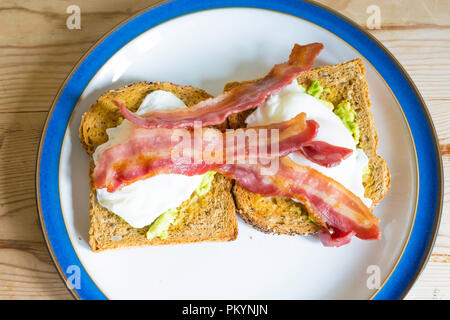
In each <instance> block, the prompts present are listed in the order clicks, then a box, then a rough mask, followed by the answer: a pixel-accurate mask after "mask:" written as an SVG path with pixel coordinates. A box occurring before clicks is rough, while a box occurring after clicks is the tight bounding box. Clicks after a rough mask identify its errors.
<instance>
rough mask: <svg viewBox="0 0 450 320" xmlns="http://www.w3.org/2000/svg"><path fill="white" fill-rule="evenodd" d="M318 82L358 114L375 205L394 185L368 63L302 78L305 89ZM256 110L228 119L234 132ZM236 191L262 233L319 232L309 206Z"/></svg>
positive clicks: (241, 210)
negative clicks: (368, 79) (381, 147)
mask: <svg viewBox="0 0 450 320" xmlns="http://www.w3.org/2000/svg"><path fill="white" fill-rule="evenodd" d="M314 80H318V81H319V82H320V84H321V85H322V86H323V87H324V88H329V89H330V91H331V92H330V93H329V94H328V95H327V96H326V99H327V100H328V101H330V102H332V103H333V104H334V105H337V104H338V103H339V102H341V101H343V100H345V101H347V102H349V103H350V106H351V107H352V108H353V110H355V112H356V122H357V123H358V125H359V128H360V134H361V137H360V141H359V145H358V147H359V148H361V149H363V151H364V152H365V153H366V155H367V157H368V158H369V169H370V173H369V174H367V175H365V176H364V181H363V183H364V187H365V196H366V197H367V198H370V199H372V201H373V205H374V204H376V203H378V202H379V201H381V199H383V197H384V196H385V194H386V192H387V190H388V188H389V186H390V175H389V170H388V167H387V165H386V162H385V161H384V160H383V158H381V157H380V156H379V155H378V154H377V148H378V136H377V132H376V129H375V123H374V119H373V115H372V113H371V111H370V109H371V103H370V100H369V88H368V85H367V82H366V79H365V68H364V64H363V62H362V61H361V60H360V59H355V60H352V61H348V62H344V63H340V64H337V65H332V66H323V67H319V68H316V69H312V70H310V71H309V72H306V73H304V74H302V75H301V76H299V77H298V82H299V83H300V84H302V85H303V87H305V88H308V87H309V85H310V84H311V82H312V81H314ZM251 81H255V80H251ZM246 82H250V81H246ZM241 83H242V82H241ZM241 83H239V82H231V83H228V84H226V85H225V89H224V91H228V90H231V89H232V88H234V87H236V86H238V85H240V84H241ZM253 110H254V109H253ZM253 110H247V111H245V112H242V113H239V114H233V115H231V116H230V117H228V125H229V127H230V128H233V129H236V128H242V127H245V126H246V124H245V122H244V121H245V119H246V118H247V116H248V115H249V114H250V113H252V112H253ZM232 192H233V194H234V197H235V201H236V206H237V212H238V214H239V215H240V216H241V217H242V218H243V219H244V220H245V221H246V222H247V223H249V224H250V225H252V226H254V227H255V228H256V229H259V230H260V231H264V232H267V233H278V234H290V235H294V234H303V235H306V234H311V233H314V232H315V231H317V230H318V229H319V226H318V225H316V224H315V223H314V222H312V221H311V220H310V219H308V212H307V210H306V208H305V206H303V205H302V204H300V203H297V202H294V201H293V200H291V199H286V198H279V197H263V196H261V195H258V194H255V193H252V192H249V191H247V190H246V189H244V188H243V187H241V186H240V185H239V184H237V183H236V184H235V186H234V187H233V189H232ZM373 205H372V208H373ZM372 208H371V209H372Z"/></svg>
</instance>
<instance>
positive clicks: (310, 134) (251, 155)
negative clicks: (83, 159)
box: [93, 113, 319, 192]
mask: <svg viewBox="0 0 450 320" xmlns="http://www.w3.org/2000/svg"><path fill="white" fill-rule="evenodd" d="M305 119H306V115H305V114H304V113H301V114H299V115H297V116H296V117H295V118H293V119H291V120H288V121H285V122H282V123H278V124H273V125H269V126H261V127H253V128H246V129H238V130H231V131H227V132H226V133H222V132H220V131H219V130H217V129H213V128H196V129H195V130H187V129H167V128H157V129H143V128H136V129H135V130H134V131H133V132H132V133H131V135H130V136H129V138H128V139H127V140H126V141H124V142H123V143H121V144H118V145H116V146H114V147H111V148H109V149H107V150H105V151H104V152H103V154H102V155H101V157H100V159H99V162H98V163H97V165H96V167H95V169H94V174H93V178H94V187H95V188H96V189H98V188H105V187H106V188H107V189H108V191H109V192H113V191H115V190H117V189H119V188H122V187H123V186H126V185H128V184H130V183H133V182H134V181H136V180H141V179H145V178H148V177H151V176H153V175H156V174H159V173H175V174H184V175H188V176H190V175H197V174H203V173H205V172H207V171H210V170H217V169H218V168H219V167H220V166H222V165H223V164H225V163H229V164H230V163H233V164H234V163H241V164H242V163H249V164H256V163H262V164H264V163H268V162H270V160H271V159H273V158H275V159H277V158H278V157H280V156H285V155H288V154H289V153H291V152H295V151H297V150H299V149H300V148H301V146H302V145H303V144H305V143H310V142H311V141H312V140H313V139H314V137H315V136H316V134H317V130H318V128H319V125H318V124H317V122H315V121H313V120H305ZM239 139H241V141H239ZM246 139H247V140H246Z"/></svg>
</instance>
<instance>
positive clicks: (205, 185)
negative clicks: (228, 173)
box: [195, 171, 216, 197]
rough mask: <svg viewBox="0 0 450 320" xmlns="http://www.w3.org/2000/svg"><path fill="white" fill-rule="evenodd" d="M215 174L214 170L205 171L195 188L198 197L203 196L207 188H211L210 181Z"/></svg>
mask: <svg viewBox="0 0 450 320" xmlns="http://www.w3.org/2000/svg"><path fill="white" fill-rule="evenodd" d="M215 174H216V172H215V171H209V172H207V173H205V175H204V177H203V179H202V182H200V184H199V186H198V187H197V189H195V192H196V193H197V195H198V196H199V197H201V196H203V195H204V194H206V193H207V192H208V191H209V189H210V188H211V183H212V181H213V180H214V175H215Z"/></svg>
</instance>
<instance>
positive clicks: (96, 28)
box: [0, 0, 450, 299]
mask: <svg viewBox="0 0 450 320" xmlns="http://www.w3.org/2000/svg"><path fill="white" fill-rule="evenodd" d="M154 2H155V1H145V0H132V1H128V0H116V1H109V0H97V1H89V0H79V1H77V3H76V4H77V5H79V6H80V8H81V14H82V15H81V30H69V29H67V28H66V18H67V16H68V14H66V8H67V7H68V6H69V5H71V4H74V3H73V2H72V1H71V0H70V1H66V0H64V1H52V0H44V1H25V0H21V1H14V0H6V1H5V0H4V1H2V2H1V4H0V30H1V31H0V101H1V102H0V299H71V298H72V297H71V295H70V294H69V292H68V291H67V290H66V288H65V285H64V283H63V281H62V280H61V279H60V278H59V276H58V274H57V272H56V270H55V267H54V266H53V264H52V262H51V259H50V257H49V254H48V252H47V249H46V247H45V244H44V241H43V237H42V234H41V231H40V227H39V222H38V217H37V212H36V204H35V193H34V183H35V181H34V174H35V160H36V152H37V147H38V143H39V138H40V133H41V130H42V125H43V123H44V121H45V117H46V113H47V111H48V109H49V106H50V105H51V102H52V100H53V98H54V96H55V94H56V93H57V91H58V88H59V86H60V85H61V84H62V82H63V80H64V78H65V77H66V75H67V74H68V72H70V70H71V69H72V67H73V66H74V65H75V63H76V62H77V61H78V60H79V59H80V57H81V56H82V55H83V54H84V53H85V52H86V51H87V50H88V48H89V47H90V46H91V45H93V44H94V43H95V41H96V40H98V39H99V38H100V37H101V36H102V35H103V34H104V33H105V32H107V31H108V30H110V29H111V28H112V27H113V26H114V25H116V24H117V23H119V22H121V21H122V20H124V19H125V18H127V17H129V16H130V15H132V14H133V13H134V12H136V11H138V10H140V9H142V8H144V7H146V6H148V5H151V4H152V3H154ZM320 2H321V3H322V4H325V5H328V6H330V7H332V8H334V9H335V10H338V11H339V12H341V13H342V14H344V15H346V16H348V17H349V18H351V19H353V20H354V21H356V22H357V23H358V24H360V25H362V26H363V27H364V28H366V29H367V27H366V20H367V18H368V14H367V13H366V9H367V7H368V6H370V5H373V4H376V5H378V6H379V7H380V10H381V11H380V12H381V29H379V30H369V31H370V32H371V33H372V34H373V35H374V36H375V37H376V38H378V39H379V40H380V41H381V42H382V43H383V44H384V45H385V46H386V47H387V48H388V49H389V50H390V51H391V52H392V53H393V54H394V56H395V57H396V58H397V59H398V60H399V61H400V62H401V63H402V65H403V66H404V67H405V69H406V70H407V71H408V73H409V74H410V76H411V77H412V79H413V80H414V82H415V83H416V85H417V87H418V88H419V90H420V92H421V94H422V95H423V97H424V99H425V100H426V103H427V105H428V108H429V110H430V113H431V116H432V118H433V121H434V124H435V126H436V129H437V132H438V136H439V141H440V144H441V151H442V154H443V163H444V172H445V185H446V190H445V198H444V210H443V216H442V221H441V227H440V231H439V235H438V238H437V241H436V246H435V248H434V250H433V254H432V256H431V258H430V261H429V263H428V265H427V267H426V269H425V271H424V272H423V274H422V275H421V276H420V278H419V280H418V281H417V283H416V284H415V285H414V287H413V288H412V290H411V291H410V293H409V295H408V298H410V299H450V189H449V188H448V186H450V112H449V111H450V95H449V91H448V88H449V87H450V59H449V57H450V24H449V15H450V2H449V1H445V0H442V1H433V0H429V1H423V0H414V1H407V0H402V1H395V3H394V2H393V1H388V0H383V1H381V0H380V1H377V0H338V1H332V0H326V1H325V0H322V1H320Z"/></svg>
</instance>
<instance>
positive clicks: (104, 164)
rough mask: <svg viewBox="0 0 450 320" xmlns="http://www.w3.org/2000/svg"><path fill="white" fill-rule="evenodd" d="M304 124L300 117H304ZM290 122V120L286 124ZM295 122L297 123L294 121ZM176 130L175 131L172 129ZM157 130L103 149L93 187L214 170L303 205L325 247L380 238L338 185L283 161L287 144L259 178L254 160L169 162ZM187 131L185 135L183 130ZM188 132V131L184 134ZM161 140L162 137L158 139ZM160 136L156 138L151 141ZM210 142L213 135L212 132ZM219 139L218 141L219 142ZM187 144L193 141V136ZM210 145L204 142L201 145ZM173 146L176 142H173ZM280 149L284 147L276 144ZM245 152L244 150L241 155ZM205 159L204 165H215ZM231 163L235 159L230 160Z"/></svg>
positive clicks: (304, 136) (306, 133)
mask: <svg viewBox="0 0 450 320" xmlns="http://www.w3.org/2000/svg"><path fill="white" fill-rule="evenodd" d="M303 120H304V115H303ZM290 121H292V120H290ZM296 121H298V119H297V120H296ZM309 121H310V120H308V121H307V122H306V126H305V129H304V130H303V132H302V133H301V134H300V135H299V136H298V140H296V141H297V142H299V141H300V143H298V144H300V145H301V144H302V143H303V142H305V141H309V140H310V139H312V136H314V135H315V132H314V134H311V132H313V131H314V130H316V129H317V128H315V129H312V128H313V126H314V122H309ZM177 130H180V129H177ZM203 130H206V131H207V132H206V134H205V131H203V132H202V133H203V136H208V135H209V133H212V131H214V130H215V129H209V128H206V129H203ZM284 130H285V131H283V128H281V129H280V132H282V133H281V134H280V136H284V138H285V139H291V137H292V136H291V135H288V134H286V132H288V131H287V130H289V129H286V128H284ZM161 131H164V132H166V131H171V130H170V129H164V128H160V129H136V131H135V133H134V135H133V137H132V138H130V139H129V140H127V142H126V143H123V144H120V145H117V146H115V147H112V148H110V149H108V150H106V151H105V152H104V153H103V155H102V156H101V158H100V161H99V163H98V165H97V166H96V168H95V169H94V186H95V188H104V187H107V188H108V191H114V190H116V189H117V188H120V187H122V186H124V185H126V184H129V183H132V182H133V181H136V180H138V179H144V178H147V177H151V176H153V175H156V174H160V173H175V174H183V175H188V176H191V175H198V174H203V173H206V172H207V171H210V170H215V171H218V172H220V173H222V174H223V175H225V176H227V177H229V178H232V179H235V180H236V181H237V182H238V183H239V184H240V185H242V186H243V187H244V188H246V189H247V190H249V191H251V192H254V193H259V194H262V195H265V196H280V197H285V198H294V199H297V200H299V201H301V202H302V203H304V204H305V205H306V206H307V208H308V212H309V213H310V215H311V216H312V218H313V219H314V220H315V221H316V222H317V223H319V224H320V225H322V227H323V228H322V230H321V231H320V233H319V237H320V239H321V241H322V243H323V244H324V245H325V246H340V245H343V244H346V243H348V242H349V241H350V239H351V237H352V236H353V235H355V236H356V237H358V238H360V239H367V240H369V239H379V238H380V231H379V228H378V226H377V224H378V219H377V218H376V217H375V216H373V215H372V214H371V212H370V210H369V209H368V208H367V207H366V206H365V205H364V204H363V202H362V201H361V200H360V199H359V198H358V197H357V196H355V195H354V194H353V193H351V192H350V191H348V190H347V189H346V188H345V187H343V186H342V185H341V184H339V183H338V182H336V181H334V180H332V179H331V178H328V177H327V176H325V175H323V174H321V173H319V172H318V171H316V170H313V169H311V168H310V167H307V166H301V165H298V164H297V163H295V162H294V161H292V160H290V159H289V158H288V157H284V155H286V153H289V152H290V150H291V145H290V144H286V146H285V147H282V148H281V149H280V150H279V152H278V155H279V156H281V157H280V158H276V157H275V158H273V159H277V160H278V161H277V165H278V168H277V170H276V172H275V173H272V174H270V175H268V174H265V173H264V169H267V168H268V166H269V165H268V164H262V163H261V161H258V162H257V163H256V164H241V163H231V164H230V163H229V162H227V163H217V162H214V161H213V162H210V161H205V160H202V161H200V162H198V163H196V162H195V161H194V163H185V160H186V159H187V160H189V161H188V162H190V161H192V158H191V156H188V157H187V158H184V157H181V158H180V161H173V160H172V159H171V158H170V154H171V151H169V150H170V149H171V148H172V147H175V148H176V146H173V145H172V144H171V143H172V142H171V141H172V140H170V141H169V140H168V139H167V136H166V135H161ZM185 131H187V130H185ZM187 132H192V131H187ZM162 136H164V137H166V138H161V137H162ZM155 137H160V138H161V139H159V138H158V139H155ZM214 137H217V135H216V134H215V133H214ZM222 138H223V137H222ZM192 139H194V138H193V137H192ZM208 141H209V142H211V141H215V142H213V143H216V142H217V140H216V138H214V139H212V140H208V139H205V142H206V144H207V145H208V143H209V142H208ZM175 142H179V141H178V140H176V141H175ZM280 145H283V144H280ZM248 153H249V151H248V150H247V149H245V152H244V154H248ZM214 159H215V158H214V157H213V158H210V159H209V160H214ZM235 159H238V157H237V158H235Z"/></svg>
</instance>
